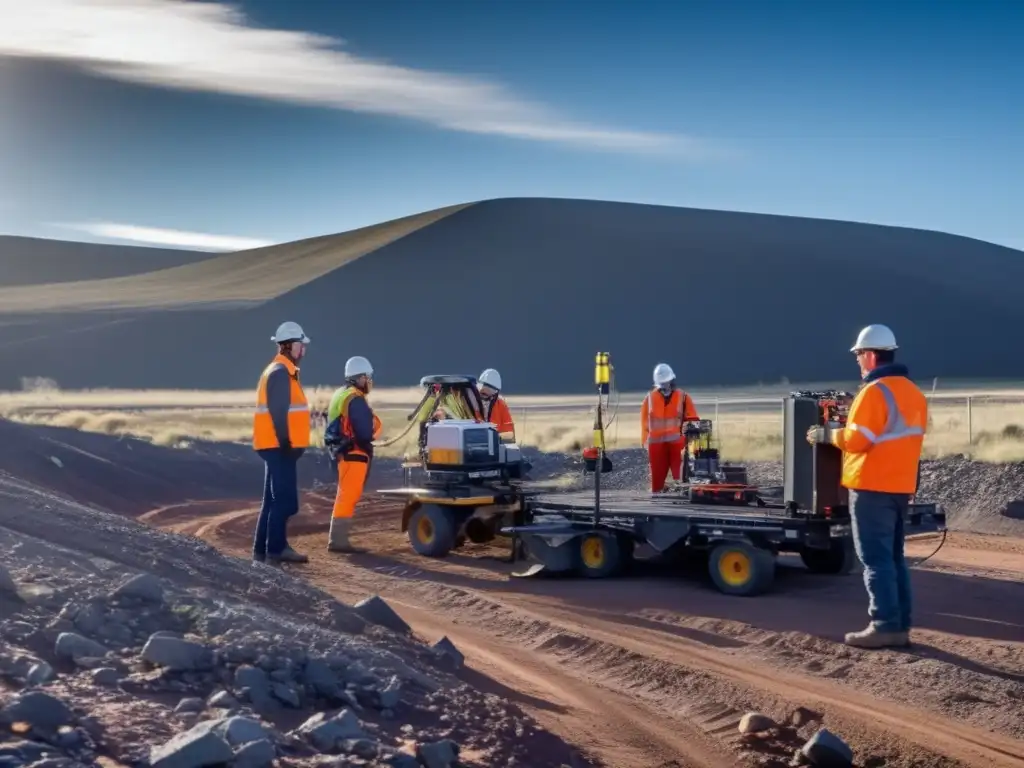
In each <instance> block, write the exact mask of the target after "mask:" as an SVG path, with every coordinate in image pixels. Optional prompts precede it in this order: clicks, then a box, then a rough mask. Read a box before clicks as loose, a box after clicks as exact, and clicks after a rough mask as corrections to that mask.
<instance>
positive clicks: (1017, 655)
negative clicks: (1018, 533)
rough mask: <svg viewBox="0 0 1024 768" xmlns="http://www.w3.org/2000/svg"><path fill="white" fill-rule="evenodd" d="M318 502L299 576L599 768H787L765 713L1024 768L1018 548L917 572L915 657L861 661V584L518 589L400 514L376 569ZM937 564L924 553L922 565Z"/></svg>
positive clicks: (912, 748)
mask: <svg viewBox="0 0 1024 768" xmlns="http://www.w3.org/2000/svg"><path fill="white" fill-rule="evenodd" d="M306 498H307V499H308V500H309V503H308V508H307V509H305V510H304V511H303V513H302V514H301V515H300V516H299V517H297V518H296V519H295V520H294V521H293V524H292V528H291V530H292V534H291V535H292V539H293V542H292V543H293V545H294V546H295V547H296V548H298V549H300V550H303V551H306V552H308V553H309V554H310V555H311V558H312V561H311V562H310V563H309V565H307V566H299V567H296V568H295V570H294V572H295V573H296V575H301V576H302V577H303V578H306V579H308V580H310V581H312V582H314V583H316V584H317V585H318V586H320V587H322V588H324V589H326V590H328V591H330V592H332V593H333V594H335V595H337V596H338V597H339V598H342V599H345V600H354V599H359V598H362V597H365V596H366V595H367V594H373V593H376V594H379V595H381V596H382V597H384V598H386V599H387V600H388V601H389V602H390V603H391V604H392V605H393V606H394V607H395V608H396V610H398V612H399V613H400V614H402V616H403V617H404V618H405V619H406V620H407V621H408V622H409V623H410V624H411V625H412V626H413V628H414V629H415V630H416V631H417V633H419V634H421V635H422V636H424V637H426V638H427V639H429V640H436V639H437V638H439V637H441V636H442V635H447V636H448V637H449V638H450V639H451V640H452V641H453V642H455V644H456V645H457V646H458V647H459V648H460V650H462V651H463V652H464V653H465V655H466V659H467V669H466V670H465V672H464V674H465V675H466V679H467V681H472V682H473V683H474V684H475V685H481V686H483V687H485V688H487V687H488V686H489V687H490V689H491V690H492V691H494V692H495V693H500V694H501V695H503V696H506V697H508V698H510V699H511V700H513V701H516V702H517V703H519V704H520V705H521V706H523V707H524V708H526V709H528V710H529V711H530V712H531V714H533V715H534V716H535V717H537V718H538V720H539V721H540V722H541V723H542V724H543V725H544V726H545V727H548V728H551V729H552V730H554V731H556V732H558V733H559V734H560V735H561V736H563V737H565V738H566V739H568V740H570V741H572V742H573V743H575V744H577V745H579V746H580V747H581V749H583V751H584V752H585V753H586V754H587V756H588V758H589V759H590V760H591V761H592V764H595V765H606V766H621V767H622V768H647V767H648V766H650V767H651V768H654V767H656V766H660V767H661V768H667V767H668V766H694V767H700V766H707V767H709V768H710V767H712V766H714V767H718V766H721V767H722V768H725V767H726V766H735V765H737V755H743V756H745V757H746V758H750V760H751V761H752V764H758V765H769V766H782V765H788V764H789V759H790V757H791V755H792V754H793V751H794V750H795V749H796V748H797V747H798V746H799V745H800V744H801V743H802V742H803V740H804V739H805V737H806V734H807V733H808V730H807V729H808V726H804V727H803V728H802V729H800V730H799V732H798V731H797V729H795V728H789V727H785V728H780V729H777V730H775V731H773V732H772V734H771V736H770V737H768V738H764V739H745V738H743V737H740V736H739V734H738V731H737V724H738V721H739V719H740V717H741V716H742V715H743V714H744V712H746V711H750V710H758V711H761V712H764V713H766V714H769V715H771V716H772V717H774V718H775V719H776V720H777V721H779V722H788V720H789V717H790V715H791V714H792V713H793V712H794V711H795V710H796V709H797V708H798V707H803V708H805V709H806V710H810V711H811V713H812V714H813V715H820V716H822V717H823V718H824V723H825V725H826V726H827V727H829V728H830V729H831V730H834V731H836V732H837V733H840V734H841V735H842V736H843V737H844V738H846V739H847V740H848V741H849V742H850V743H851V744H852V745H853V746H854V747H855V749H856V751H857V756H858V765H863V766H868V765H871V766H882V765H884V766H889V767H896V766H921V767H922V768H923V767H924V766H959V765H969V766H979V767H981V766H984V767H985V768H1011V767H1014V768H1024V608H1022V607H1021V606H1022V603H1021V595H1022V594H1024V586H1022V585H1024V541H1022V540H1020V539H1008V538H995V537H982V536H977V535H971V534H962V533H954V534H951V535H950V538H949V540H948V541H947V543H946V545H945V546H944V547H943V549H942V550H941V551H940V552H939V553H938V554H937V555H935V556H934V557H933V558H931V559H930V560H929V561H928V562H927V563H926V564H925V565H924V566H922V567H920V568H918V569H915V572H914V590H915V594H916V601H917V603H916V604H917V616H916V618H915V620H916V624H917V627H918V629H917V630H916V636H915V646H914V648H913V649H912V650H911V651H909V652H895V651H880V652H864V651H858V650H856V649H850V648H847V647H846V646H844V645H843V644H842V643H841V638H842V634H843V632H845V631H848V630H849V629H852V628H859V627H861V626H863V624H864V623H865V621H866V615H865V597H864V594H863V587H862V585H861V582H860V579H859V578H857V577H856V576H852V577H825V576H811V575H809V574H807V573H806V572H804V571H803V570H802V568H801V567H800V566H799V564H798V563H796V564H789V563H784V564H783V565H782V566H781V567H780V573H779V577H778V583H777V588H776V589H775V591H774V592H773V593H771V594H768V595H764V596H761V597H757V598H751V599H743V598H734V597H726V596H724V595H721V594H719V593H717V592H715V591H714V590H713V589H711V588H710V587H709V586H708V585H707V583H706V580H705V579H704V578H703V576H702V574H700V573H684V574H678V573H676V574H670V573H664V572H654V571H652V570H647V571H646V572H645V571H641V572H639V573H637V574H636V575H632V576H629V577H623V578H620V579H615V580H608V581H602V582H593V581H583V580H567V579H541V580H514V579H513V580H510V579H509V578H508V576H507V574H508V571H509V570H510V567H511V566H509V565H508V564H507V563H506V562H503V559H504V558H505V557H506V555H507V551H506V550H504V549H502V548H500V547H489V546H473V545H470V546H468V547H467V548H466V549H465V550H463V551H460V554H457V555H454V556H451V557H449V558H446V559H444V560H429V559H425V558H420V557H418V556H416V555H415V554H414V553H413V552H412V551H411V549H410V548H409V545H408V543H407V541H406V539H405V537H404V535H403V534H401V533H400V532H399V530H398V528H399V524H398V514H397V510H396V508H395V507H394V506H391V505H390V504H377V505H367V506H366V507H364V508H363V509H361V510H360V512H359V513H358V525H357V538H358V543H360V544H362V545H363V546H366V547H368V548H369V549H370V551H371V553H372V554H366V555H347V556H337V555H329V554H328V553H327V552H326V551H325V550H324V546H325V534H326V528H327V522H328V520H327V515H328V509H329V500H328V499H326V498H322V497H318V496H315V495H314V496H312V497H310V496H307V497H306ZM254 514H255V513H254V510H252V509H251V505H250V504H240V503H237V502H236V503H232V502H230V501H220V502H204V503H200V504H194V505H176V506H173V507H166V508H163V509H160V510H154V511H153V512H151V513H149V514H148V515H146V516H145V517H144V519H146V521H147V522H149V523H150V524H152V525H156V526H159V527H163V528H167V529H171V530H175V531H177V532H179V533H185V534H191V535H194V536H198V537H200V538H204V539H206V540H208V541H210V542H211V543H213V544H215V545H216V546H218V547H219V548H221V549H223V550H226V551H229V552H231V553H234V554H238V555H240V556H247V552H248V548H249V539H250V536H251V531H252V526H253V522H254ZM935 544H936V542H935V540H934V539H928V540H923V541H915V542H912V543H911V544H910V550H911V554H912V555H914V556H916V557H921V556H924V555H926V554H928V553H930V552H931V551H932V550H933V549H934V548H935ZM488 678H489V680H488ZM804 717H807V713H806V711H805V712H804ZM810 728H811V729H813V728H814V726H813V724H812V725H811V726H810Z"/></svg>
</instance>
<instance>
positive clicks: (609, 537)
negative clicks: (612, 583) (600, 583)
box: [576, 531, 624, 579]
mask: <svg viewBox="0 0 1024 768" xmlns="http://www.w3.org/2000/svg"><path fill="white" fill-rule="evenodd" d="M576 543H577V546H578V547H579V550H578V558H577V566H576V568H577V570H578V571H579V573H580V574H581V575H583V576H586V577H587V578H590V579H603V578H606V577H608V576H612V575H614V574H616V573H618V572H619V570H620V569H621V568H622V565H623V560H624V557H623V556H624V552H623V548H622V543H621V542H620V541H619V537H618V536H616V535H615V534H609V533H600V532H597V531H595V532H594V533H587V534H584V535H583V536H580V537H579V538H578V539H577V542H576Z"/></svg>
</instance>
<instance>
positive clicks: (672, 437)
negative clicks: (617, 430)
mask: <svg viewBox="0 0 1024 768" xmlns="http://www.w3.org/2000/svg"><path fill="white" fill-rule="evenodd" d="M653 378H654V387H653V388H652V389H651V391H650V392H648V393H647V397H645V398H644V401H643V403H642V404H641V406H640V437H641V440H642V442H643V445H644V447H645V448H647V456H648V459H649V461H650V466H651V491H652V492H653V493H659V492H661V491H663V490H664V489H665V480H666V479H667V477H668V473H669V471H670V470H671V472H672V478H673V479H674V480H676V481H678V480H679V479H680V473H681V470H682V464H683V451H684V450H685V449H686V435H685V431H684V430H685V425H686V422H688V421H697V420H698V419H699V418H700V417H699V416H698V415H697V408H696V407H695V406H694V404H693V398H691V397H690V395H689V394H688V393H686V392H684V391H683V390H681V389H679V388H678V387H677V386H676V374H675V371H673V370H672V367H671V366H669V365H668V364H667V363H658V364H657V365H656V366H654V376H653Z"/></svg>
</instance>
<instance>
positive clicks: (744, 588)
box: [708, 541, 775, 597]
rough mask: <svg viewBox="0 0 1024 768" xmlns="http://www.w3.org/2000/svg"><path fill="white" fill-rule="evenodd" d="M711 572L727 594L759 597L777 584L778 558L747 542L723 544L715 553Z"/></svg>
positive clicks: (717, 583) (713, 550)
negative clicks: (776, 559) (776, 566)
mask: <svg viewBox="0 0 1024 768" xmlns="http://www.w3.org/2000/svg"><path fill="white" fill-rule="evenodd" d="M708 571H709V572H710V574H711V580H712V581H714V583H715V586H716V587H718V590H719V591H720V592H723V593H724V594H727V595H738V596H744V597H746V596H750V595H759V594H761V593H762V592H766V591H767V590H768V589H769V588H770V587H771V585H772V582H774V581H775V555H774V554H773V553H772V552H769V551H768V550H766V549H760V548H759V547H755V546H753V545H752V544H747V543H746V542H742V541H733V542H723V543H721V544H718V545H716V546H715V548H714V549H712V550H711V557H710V558H709V562H708Z"/></svg>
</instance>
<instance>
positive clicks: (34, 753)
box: [0, 741, 53, 765]
mask: <svg viewBox="0 0 1024 768" xmlns="http://www.w3.org/2000/svg"><path fill="white" fill-rule="evenodd" d="M51 752H53V748H52V747H50V745H48V744H40V743H39V742H38V741H15V742H12V743H9V744H0V757H17V758H18V759H19V760H23V761H24V762H26V763H34V762H35V761H36V760H42V759H43V758H44V757H45V756H46V755H48V754H50V753H51ZM20 764H21V763H20V762H19V765H20Z"/></svg>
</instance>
